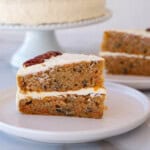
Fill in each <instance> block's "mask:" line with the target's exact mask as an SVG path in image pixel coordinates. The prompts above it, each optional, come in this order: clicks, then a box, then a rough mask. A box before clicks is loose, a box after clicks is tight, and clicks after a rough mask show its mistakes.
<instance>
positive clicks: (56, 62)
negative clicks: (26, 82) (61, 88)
mask: <svg viewBox="0 0 150 150" xmlns="http://www.w3.org/2000/svg"><path fill="white" fill-rule="evenodd" d="M100 60H102V61H103V60H104V59H103V58H101V57H98V56H95V55H84V54H68V53H63V54H62V55H58V56H57V57H51V58H50V59H45V60H44V62H43V63H40V64H35V65H31V66H28V67H25V66H22V67H21V68H20V69H19V70H18V73H17V75H27V74H32V73H36V72H39V71H45V70H47V69H49V68H53V67H55V66H62V65H65V64H72V63H79V62H90V61H100Z"/></svg>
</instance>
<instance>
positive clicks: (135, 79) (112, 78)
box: [106, 75, 150, 90]
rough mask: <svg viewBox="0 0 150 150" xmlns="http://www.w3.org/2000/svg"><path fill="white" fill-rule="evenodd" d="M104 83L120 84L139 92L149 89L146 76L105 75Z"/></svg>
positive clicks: (149, 83) (149, 84) (149, 80)
mask: <svg viewBox="0 0 150 150" xmlns="http://www.w3.org/2000/svg"><path fill="white" fill-rule="evenodd" d="M106 81H108V82H115V83H121V84H124V85H128V86H130V87H133V88H136V89H141V90H146V89H150V77H146V76H145V77H144V76H132V75H106Z"/></svg>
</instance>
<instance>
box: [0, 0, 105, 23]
mask: <svg viewBox="0 0 150 150" xmlns="http://www.w3.org/2000/svg"><path fill="white" fill-rule="evenodd" d="M105 9H106V8H105V0H1V1H0V10H1V13H0V23H4V24H23V25H40V24H51V23H67V22H75V21H81V20H85V19H92V18H97V17H100V16H103V15H104V14H105Z"/></svg>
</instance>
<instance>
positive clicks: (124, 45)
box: [102, 30, 150, 56]
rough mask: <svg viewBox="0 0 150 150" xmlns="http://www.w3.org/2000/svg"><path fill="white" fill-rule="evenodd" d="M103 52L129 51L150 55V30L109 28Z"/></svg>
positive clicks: (105, 34)
mask: <svg viewBox="0 0 150 150" xmlns="http://www.w3.org/2000/svg"><path fill="white" fill-rule="evenodd" d="M102 50H103V52H107V51H108V52H115V53H127V54H134V55H143V56H150V31H148V30H108V31H105V33H104V37H103V42H102Z"/></svg>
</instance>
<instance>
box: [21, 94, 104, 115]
mask: <svg viewBox="0 0 150 150" xmlns="http://www.w3.org/2000/svg"><path fill="white" fill-rule="evenodd" d="M104 99H105V94H101V95H97V96H94V97H93V96H90V95H67V96H57V97H52V96H48V97H43V98H42V99H40V100H39V99H36V98H32V97H26V98H24V99H20V101H19V111H20V112H22V113H25V114H41V115H59V116H76V117H88V118H101V117H102V116H103V111H104Z"/></svg>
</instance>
